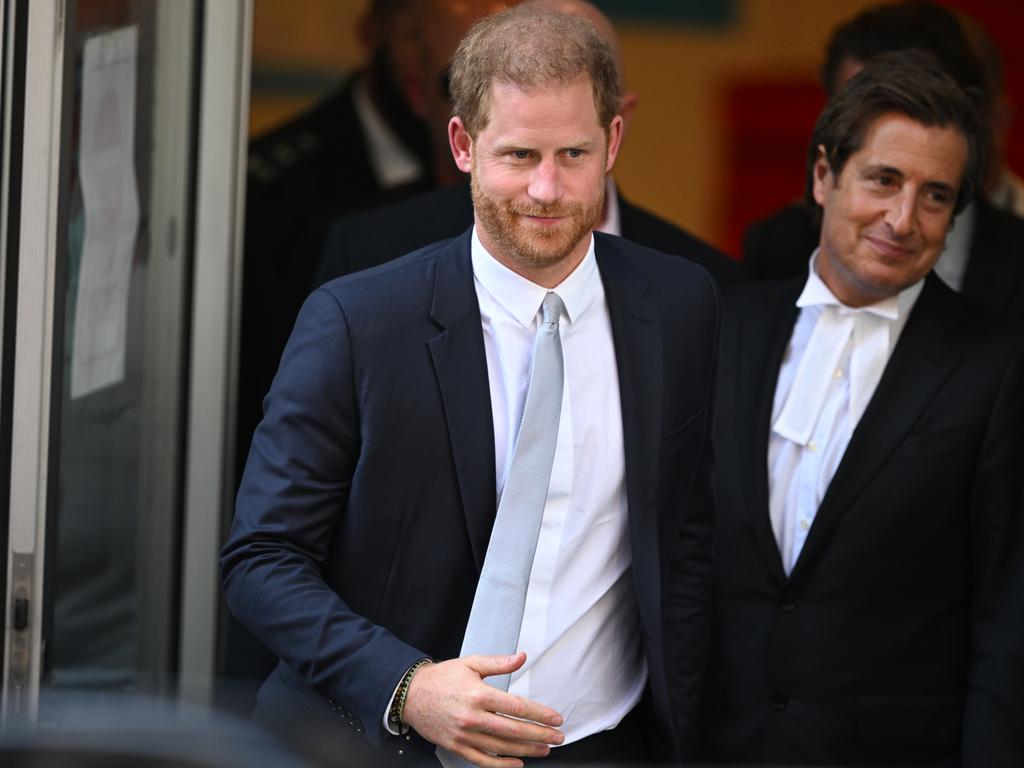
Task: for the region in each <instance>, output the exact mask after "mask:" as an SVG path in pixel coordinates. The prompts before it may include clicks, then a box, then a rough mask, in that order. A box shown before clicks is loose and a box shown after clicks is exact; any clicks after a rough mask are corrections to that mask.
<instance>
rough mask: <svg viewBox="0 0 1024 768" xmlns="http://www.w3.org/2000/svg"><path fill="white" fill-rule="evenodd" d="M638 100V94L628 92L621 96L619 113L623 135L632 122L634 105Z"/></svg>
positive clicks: (634, 110)
mask: <svg viewBox="0 0 1024 768" xmlns="http://www.w3.org/2000/svg"><path fill="white" fill-rule="evenodd" d="M639 101H640V96H639V94H636V93H633V92H628V93H626V94H625V95H623V97H622V101H621V102H620V103H619V114H620V115H622V134H623V136H625V134H626V132H627V131H628V130H629V126H630V124H631V123H632V122H633V115H634V113H635V112H636V105H637V103H638V102H639Z"/></svg>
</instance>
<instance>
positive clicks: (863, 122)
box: [804, 50, 989, 217]
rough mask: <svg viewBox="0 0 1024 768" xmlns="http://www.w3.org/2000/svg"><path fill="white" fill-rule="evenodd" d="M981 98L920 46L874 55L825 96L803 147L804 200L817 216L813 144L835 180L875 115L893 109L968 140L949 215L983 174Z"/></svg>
mask: <svg viewBox="0 0 1024 768" xmlns="http://www.w3.org/2000/svg"><path fill="white" fill-rule="evenodd" d="M982 103H983V96H982V95H981V94H980V93H979V92H978V89H976V88H967V89H965V88H961V87H960V86H959V85H958V84H957V82H956V81H955V80H954V79H953V78H952V77H951V76H950V75H949V74H947V73H946V70H945V69H944V68H943V67H941V66H939V64H938V62H936V61H935V58H934V57H933V56H931V55H929V54H928V53H926V52H924V51H919V50H904V51H893V52H891V53H883V54H880V55H878V56H876V57H874V58H873V59H871V60H870V61H869V62H868V65H867V66H866V67H865V68H864V69H863V70H861V72H859V73H858V74H857V75H856V76H855V77H853V78H851V79H850V82H849V83H847V84H846V86H845V87H844V88H841V89H839V91H838V93H836V94H834V95H833V96H832V98H831V99H829V101H828V103H827V104H826V105H825V109H824V110H823V111H822V113H821V115H819V116H818V121H817V123H815V125H814V133H813V134H812V136H811V143H810V146H809V147H808V148H807V185H806V188H805V190H804V203H805V204H806V205H808V206H809V207H811V209H812V210H814V211H816V212H817V214H818V216H819V217H820V215H821V206H819V205H818V203H817V201H815V199H814V182H813V179H814V165H815V163H816V162H817V159H818V148H819V147H823V148H824V151H825V159H826V161H827V162H828V166H829V169H830V170H831V171H832V176H833V178H834V179H836V180H838V178H839V175H840V174H841V173H842V171H843V167H844V166H845V165H846V161H847V160H849V159H850V156H851V155H852V154H854V153H855V152H857V151H858V150H859V149H860V148H861V146H863V143H864V136H865V135H866V134H867V131H868V129H869V128H870V127H871V126H872V125H873V124H874V122H875V121H876V120H877V119H878V118H880V117H882V116H883V115H885V114H889V113H893V112H895V113H898V114H901V115H905V116H907V117H909V118H910V119H911V120H914V121H915V122H918V123H920V124H921V125H925V126H928V127H930V128H954V129H956V130H957V131H959V132H960V133H962V134H963V136H964V138H965V139H966V140H967V167H966V169H965V170H964V177H963V180H962V181H961V183H960V189H959V191H958V192H957V198H956V206H955V208H954V215H955V214H957V213H960V211H962V210H963V209H964V208H965V207H966V206H967V204H968V203H969V202H970V201H971V200H972V199H973V198H974V194H975V192H976V191H977V190H978V188H979V186H980V184H981V180H982V178H983V177H984V169H985V163H986V160H987V157H988V143H989V132H988V126H987V123H986V121H985V117H984V112H983V111H982V106H981V105H982Z"/></svg>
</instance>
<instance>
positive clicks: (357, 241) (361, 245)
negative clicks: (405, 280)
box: [314, 184, 740, 285]
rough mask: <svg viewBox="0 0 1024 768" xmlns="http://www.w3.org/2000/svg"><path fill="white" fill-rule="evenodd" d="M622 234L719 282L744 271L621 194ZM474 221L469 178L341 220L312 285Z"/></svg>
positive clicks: (396, 254) (388, 258)
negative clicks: (699, 268)
mask: <svg viewBox="0 0 1024 768" xmlns="http://www.w3.org/2000/svg"><path fill="white" fill-rule="evenodd" d="M619 218H620V223H621V228H622V236H623V237H624V238H625V239H627V240H632V241H633V242H634V243H638V244H639V245H645V246H647V247H648V248H653V249H654V250H656V251H661V252H662V253H671V254H674V255H677V256H683V257H684V258H687V259H689V260H690V261H693V262H695V263H697V264H700V265H701V266H702V267H704V268H705V269H706V270H708V272H710V273H711V274H712V276H713V277H714V278H715V279H716V280H718V281H719V282H720V283H721V282H731V281H733V280H736V279H738V278H739V276H740V268H739V266H738V265H737V264H736V262H734V261H732V260H731V259H729V258H728V257H726V256H724V255H722V254H721V253H719V252H718V251H716V250H715V249H714V248H712V247H711V246H710V245H708V244H707V243H705V242H704V241H702V240H699V239H697V238H696V237H694V236H693V235H691V234H690V233H688V232H685V231H683V230H682V229H679V227H677V226H675V225H674V224H670V223H669V222H667V221H665V220H664V219H659V218H658V217H657V216H655V215H653V214H651V213H648V212H647V211H645V210H643V209H642V208H638V207H637V206H635V205H633V204H631V203H629V202H628V201H627V200H625V199H624V198H623V197H622V195H619ZM472 223H473V201H472V198H471V197H470V193H469V184H457V185H455V186H453V187H448V188H446V189H440V190H437V191H434V192H430V193H427V194H425V195H420V196H418V197H414V198H411V199H409V200H405V201H402V202H400V203H396V204H394V205H390V206H386V207H383V208H378V209H376V210H373V211H367V212H365V213H359V214H353V215H352V216H347V217H344V218H342V219H339V220H337V221H336V222H335V223H334V224H333V226H332V227H331V231H330V233H329V235H328V237H327V244H326V247H325V249H324V254H323V258H322V259H321V262H320V267H319V269H318V270H317V275H316V279H315V281H314V285H323V284H324V283H326V282H327V281H328V280H331V279H333V278H335V277H339V276H341V275H348V274H351V273H352V272H358V271H359V270H361V269H367V268H369V267H375V266H377V265H378V264H383V263H384V262H386V261H391V259H395V258H398V257H399V256H401V255H402V254H405V253H409V252H410V251H413V250H415V249H417V248H422V247H423V246H424V245H427V244H428V243H433V242H436V241H438V240H446V239H448V238H450V237H455V235H458V234H459V233H460V232H462V231H463V230H465V229H466V227H468V226H469V225H470V224H472Z"/></svg>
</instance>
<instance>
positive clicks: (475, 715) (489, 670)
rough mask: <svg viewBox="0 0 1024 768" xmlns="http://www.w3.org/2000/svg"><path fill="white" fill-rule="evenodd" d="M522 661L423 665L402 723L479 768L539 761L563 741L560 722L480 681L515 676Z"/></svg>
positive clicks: (470, 659) (522, 657) (519, 657)
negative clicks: (527, 760) (520, 757)
mask: <svg viewBox="0 0 1024 768" xmlns="http://www.w3.org/2000/svg"><path fill="white" fill-rule="evenodd" d="M525 661H526V654H525V653H517V654H515V655H513V656H479V655H477V656H465V657H463V658H461V659H452V660H450V661H444V662H441V663H438V664H427V665H425V666H423V667H421V668H420V669H419V671H417V672H416V674H415V676H414V677H413V679H412V683H411V684H410V686H409V692H408V694H407V695H406V699H405V707H404V709H403V711H402V716H403V718H402V719H403V720H405V722H406V723H408V724H409V725H411V726H412V727H413V728H415V729H416V732H417V733H419V735H420V736H422V737H423V738H425V739H427V740H428V741H431V742H433V743H434V744H437V745H439V746H442V747H444V748H445V749H447V750H449V751H451V752H454V753H455V754H456V755H459V756H460V757H463V758H465V759H466V760H468V761H469V762H471V763H474V764H475V765H479V766H482V767H483V768H515V767H516V766H521V765H522V764H523V763H522V761H521V760H518V759H516V758H517V757H519V756H525V757H544V756H546V755H547V754H548V753H549V752H550V751H551V749H550V747H548V745H549V744H561V743H562V741H563V740H564V739H565V736H564V735H563V734H562V732H561V731H559V730H556V729H557V726H560V725H561V724H562V716H561V715H560V714H558V713H557V712H556V711H555V710H553V709H551V708H549V707H545V706H543V705H542V704H538V703H537V702H535V701H530V700H529V699H523V698H520V697H519V696H513V695H512V694H510V693H506V692H505V691H501V690H498V689H497V688H492V687H491V686H489V685H487V684H486V683H485V682H484V681H483V678H485V677H490V676H491V675H507V674H510V673H512V672H515V671H516V670H517V669H519V668H520V667H521V666H523V663H524V662H525ZM506 715H507V717H506ZM513 718H518V719H513ZM495 755H504V756H505V757H495Z"/></svg>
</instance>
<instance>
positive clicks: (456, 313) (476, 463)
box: [428, 232, 497, 571]
mask: <svg viewBox="0 0 1024 768" xmlns="http://www.w3.org/2000/svg"><path fill="white" fill-rule="evenodd" d="M469 242H470V240H469V233H468V232H467V233H466V234H464V235H462V236H461V237H459V238H458V239H456V240H454V241H453V242H452V243H451V245H450V246H449V247H448V249H446V251H445V252H444V253H442V254H440V255H439V256H438V258H437V261H436V264H437V270H436V274H435V278H434V299H433V305H432V307H431V311H430V316H431V317H432V318H433V319H434V321H435V322H436V323H437V324H438V325H439V326H441V329H442V331H441V333H439V334H438V335H437V336H435V337H434V338H432V339H430V341H429V342H428V343H429V347H430V356H431V359H432V360H433V363H434V371H435V373H436V375H437V383H438V387H439V388H440V390H441V399H442V401H443V402H444V411H445V418H446V419H447V421H448V437H449V439H450V441H451V446H452V456H453V458H454V461H455V472H456V475H457V477H458V483H459V492H460V494H461V496H462V506H463V510H464V512H465V515H466V525H467V528H468V531H469V540H470V545H471V547H472V549H473V558H474V560H475V561H476V565H477V570H478V571H479V569H480V568H481V567H482V565H483V561H484V555H485V554H486V552H487V542H488V540H489V539H490V535H491V527H492V526H493V525H494V516H495V512H496V498H497V491H496V487H495V471H494V423H493V416H492V413H491V394H490V389H489V386H488V379H487V356H486V352H485V350H484V339H483V330H482V327H481V325H480V307H479V305H478V303H477V298H476V290H475V288H474V286H473V266H472V261H471V260H470V251H469Z"/></svg>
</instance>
